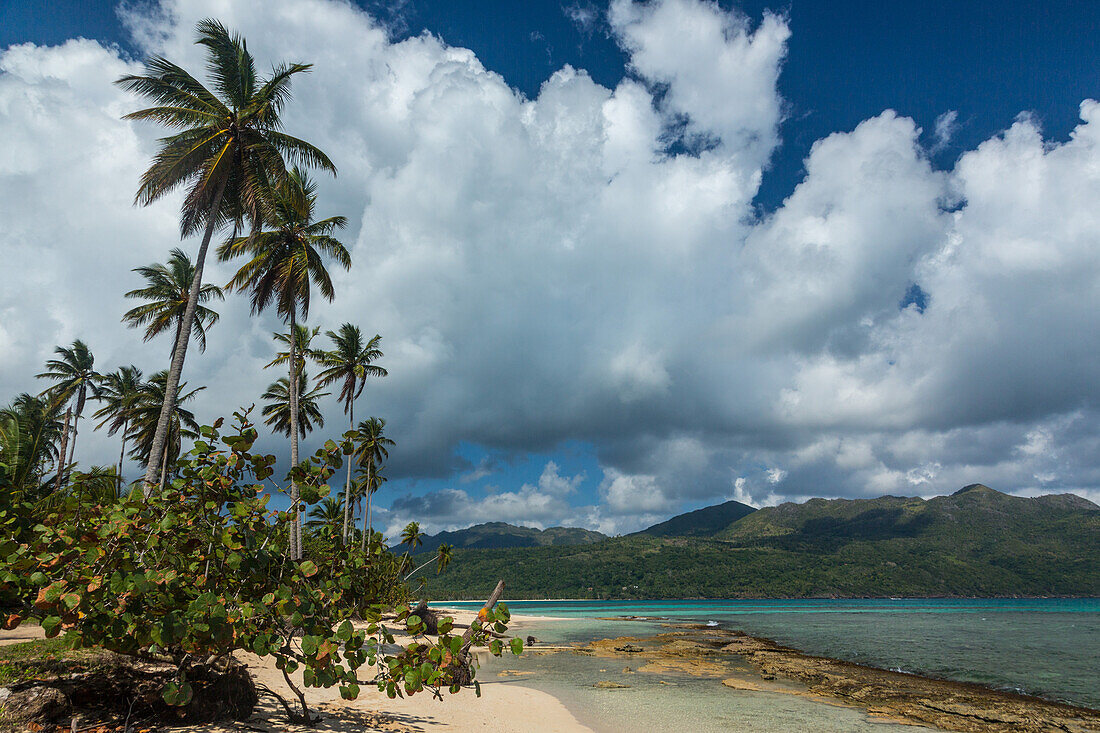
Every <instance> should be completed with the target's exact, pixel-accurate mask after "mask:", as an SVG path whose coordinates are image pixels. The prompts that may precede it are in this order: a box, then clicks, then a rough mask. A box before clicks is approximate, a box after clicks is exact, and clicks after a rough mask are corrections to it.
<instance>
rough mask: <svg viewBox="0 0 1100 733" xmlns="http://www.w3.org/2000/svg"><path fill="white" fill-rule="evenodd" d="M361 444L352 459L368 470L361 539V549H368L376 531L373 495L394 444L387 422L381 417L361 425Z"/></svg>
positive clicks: (370, 418) (359, 443)
mask: <svg viewBox="0 0 1100 733" xmlns="http://www.w3.org/2000/svg"><path fill="white" fill-rule="evenodd" d="M358 430H359V442H358V445H357V446H356V450H355V452H354V453H353V454H352V458H353V459H354V460H355V461H357V462H358V463H360V464H363V465H364V467H365V468H366V496H367V511H366V512H364V513H363V535H362V537H360V538H359V543H360V547H361V548H362V549H366V546H367V538H368V537H369V536H370V533H371V532H373V531H374V526H373V525H372V524H371V515H370V509H371V506H370V504H371V495H372V494H374V492H375V490H376V489H377V487H378V484H379V483H380V481H379V476H378V472H379V469H380V468H381V467H382V462H383V461H384V460H385V459H386V458H389V457H390V452H389V450H388V448H387V447H388V446H391V445H394V442H393V441H392V440H390V439H389V438H387V437H386V436H385V431H386V421H385V420H383V419H382V418H380V417H369V418H367V419H366V420H363V421H362V422H360V423H359V428H358Z"/></svg>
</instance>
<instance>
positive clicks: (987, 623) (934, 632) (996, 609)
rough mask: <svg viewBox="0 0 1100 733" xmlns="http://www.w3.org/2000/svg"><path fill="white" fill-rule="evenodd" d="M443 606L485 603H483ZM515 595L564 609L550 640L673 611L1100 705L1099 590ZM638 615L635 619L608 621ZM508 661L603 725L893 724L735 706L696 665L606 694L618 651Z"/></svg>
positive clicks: (744, 698)
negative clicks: (686, 672)
mask: <svg viewBox="0 0 1100 733" xmlns="http://www.w3.org/2000/svg"><path fill="white" fill-rule="evenodd" d="M441 605H445V606H451V607H464V608H474V607H478V606H479V605H480V604H478V603H472V602H471V603H458V602H449V603H445V604H441ZM508 605H509V607H510V608H511V609H512V611H513V612H514V613H517V614H530V615H537V616H551V617H556V618H560V619H563V620H561V621H554V622H547V623H545V624H540V625H539V627H538V632H539V633H538V636H539V639H540V641H543V642H549V643H560V642H587V641H591V640H593V639H597V638H607V637H614V636H623V635H636V636H641V635H646V634H650V633H659V632H660V631H666V630H667V629H666V628H663V627H661V625H660V624H661V623H663V622H664V623H667V622H669V621H688V622H711V623H713V624H715V625H718V626H720V627H722V628H727V629H737V630H741V631H744V632H746V633H748V634H751V635H753V636H763V637H767V638H770V639H773V640H775V641H778V642H780V643H782V644H785V645H788V646H792V647H795V648H797V649H801V650H802V651H805V652H807V653H809V654H815V655H821V656H828V657H834V658H837V659H844V660H847V661H852V662H858V663H861V664H866V665H871V666H875V667H880V668H883V669H892V670H899V671H904V672H910V673H916V674H924V675H930V676H935V677H941V678H944V679H951V680H957V681H963V682H974V683H978V684H982V685H986V686H989V687H994V688H1001V689H1009V690H1016V691H1019V692H1024V693H1028V694H1032V695H1039V696H1042V697H1046V698H1049V699H1051V700H1058V701H1063V702H1069V703H1072V704H1076V705H1081V706H1085V707H1092V708H1100V661H1098V660H1100V599H1096V598H1091V599H841V600H834V599H824V600H821V599H799V600H730V601H516V602H510V603H509V604H508ZM627 616H629V617H635V620H628V621H619V620H601V619H607V618H608V617H627ZM525 657H527V655H525ZM503 664H504V665H505V666H507V667H509V668H511V669H514V670H517V671H523V670H526V671H529V672H534V674H532V675H531V676H530V677H524V678H522V679H523V681H522V684H525V685H529V686H532V687H541V688H543V689H546V690H547V691H548V692H552V693H553V694H555V695H557V696H559V697H560V698H561V699H563V701H565V702H566V704H567V705H569V706H570V707H571V708H572V709H573V710H574V712H575V714H577V715H578V717H579V718H580V719H581V720H582V721H584V722H586V723H588V724H589V725H591V726H592V727H593V728H594V729H596V730H601V731H619V730H623V731H626V730H632V729H633V728H632V726H633V725H636V723H637V720H638V717H637V716H639V715H641V714H642V713H643V711H645V710H646V709H647V708H653V709H654V713H655V714H657V715H658V718H657V719H656V720H657V722H656V723H654V724H653V725H651V724H650V720H649V719H648V718H649V716H646V718H647V723H646V725H647V727H648V728H649V729H650V730H651V731H661V730H666V729H667V730H677V729H678V728H677V726H681V725H684V724H686V723H690V724H691V725H692V727H693V729H694V730H732V729H736V730H741V731H754V730H761V731H764V730H779V729H790V730H795V729H798V727H799V726H798V725H795V724H794V721H798V720H805V719H806V718H805V716H807V715H809V716H811V717H812V718H813V719H814V720H815V721H816V722H815V728H816V729H818V730H819V731H838V732H839V731H862V730H882V728H883V723H881V722H873V721H870V720H868V719H867V718H866V716H865V715H862V714H861V713H857V712H856V711H854V710H852V709H850V708H840V707H836V706H831V705H824V704H822V703H820V702H817V701H813V700H808V699H805V698H798V697H793V696H789V695H775V694H765V693H760V694H753V695H739V696H737V698H736V704H735V705H734V703H733V700H734V698H733V697H731V696H730V695H729V694H725V695H723V692H724V691H723V690H722V689H721V688H720V687H716V686H715V685H714V684H713V681H706V680H693V679H691V678H687V677H686V676H685V677H680V678H676V679H671V678H670V679H666V680H663V683H662V680H649V679H642V678H643V677H646V676H644V675H634V679H632V680H631V682H632V687H631V688H630V689H624V690H615V691H612V692H613V693H616V694H606V693H607V692H608V691H606V690H593V689H592V684H593V683H594V682H595V681H597V680H598V679H605V678H607V677H608V675H609V674H610V672H609V671H608V670H607V666H608V665H607V660H599V659H591V658H586V657H578V656H575V655H567V654H566V655H561V654H559V655H553V656H552V657H538V656H535V655H531V656H530V657H528V658H526V659H521V660H509V661H506V662H504V663H503ZM601 665H602V667H601ZM613 671H618V670H613ZM708 682H709V684H708ZM601 693H602V694H601ZM810 707H812V708H813V710H810V709H809V708H810ZM784 716H787V717H784ZM787 723H791V724H792V726H793V727H787ZM666 724H667V728H666V727H664V726H665V725H666ZM679 729H682V728H679ZM906 730H908V731H913V730H919V728H913V727H907V728H906Z"/></svg>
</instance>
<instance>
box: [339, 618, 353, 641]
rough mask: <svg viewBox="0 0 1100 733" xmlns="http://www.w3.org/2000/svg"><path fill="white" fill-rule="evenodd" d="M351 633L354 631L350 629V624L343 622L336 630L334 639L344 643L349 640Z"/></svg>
mask: <svg viewBox="0 0 1100 733" xmlns="http://www.w3.org/2000/svg"><path fill="white" fill-rule="evenodd" d="M352 631H354V629H353V628H352V625H351V622H350V621H347V620H345V621H344V623H342V624H340V628H338V629H337V630H336V638H337V639H339V640H340V641H344V642H346V641H348V640H349V639H351V633H352Z"/></svg>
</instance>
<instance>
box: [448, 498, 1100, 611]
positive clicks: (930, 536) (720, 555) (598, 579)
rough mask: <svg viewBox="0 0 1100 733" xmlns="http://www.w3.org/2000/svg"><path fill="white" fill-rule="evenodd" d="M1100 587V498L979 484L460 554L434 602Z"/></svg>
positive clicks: (1090, 592)
mask: <svg viewBox="0 0 1100 733" xmlns="http://www.w3.org/2000/svg"><path fill="white" fill-rule="evenodd" d="M497 578H503V579H504V581H505V583H506V584H507V587H508V595H509V596H510V597H512V598H650V599H652V598H760V597H867V596H1013V595H1027V596H1044V595H1065V596H1098V595H1100V507H1098V506H1097V505H1095V504H1093V503H1092V502H1089V501H1087V500H1085V499H1082V498H1080V497H1077V496H1074V495H1070V494H1063V495H1057V496H1043V497H1038V498H1022V497H1015V496H1008V495H1006V494H1003V493H1000V492H997V491H994V490H992V489H990V488H988V487H984V486H980V485H975V486H969V487H967V488H966V489H963V490H962V491H959V492H957V493H955V494H953V495H951V496H941V497H936V498H934V499H929V500H923V499H919V498H907V497H893V496H884V497H879V498H877V499H837V500H825V499H812V500H810V501H808V502H806V503H804V504H783V505H780V506H777V507H769V508H765V509H761V510H759V511H755V512H752V513H750V514H748V515H746V516H744V517H742V518H741V519H739V520H737V521H735V522H733V523H732V524H730V525H729V526H728V527H726V528H724V529H723V530H722V531H721V532H719V533H718V535H717V536H715V537H674V536H663V537H654V536H650V535H647V534H636V535H631V536H627V537H616V538H613V539H608V540H604V541H601V542H597V543H594V544H588V545H575V546H568V547H562V546H549V547H529V548H514V549H509V550H508V551H506V552H502V551H500V550H491V549H483V550H478V549H465V550H456V552H455V561H454V563H453V564H452V565H451V567H450V568H448V569H447V570H446V571H445V572H444V573H443V574H441V575H439V576H434V575H433V576H431V577H429V578H428V584H427V593H428V595H429V596H430V597H432V598H435V599H448V598H478V597H481V596H484V595H485V593H486V589H487V588H491V587H492V585H493V584H494V583H495V582H496V579H497Z"/></svg>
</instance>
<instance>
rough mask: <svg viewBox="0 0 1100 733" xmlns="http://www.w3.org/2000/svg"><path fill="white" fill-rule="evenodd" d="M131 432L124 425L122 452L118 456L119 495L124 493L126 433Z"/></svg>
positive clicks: (127, 425) (127, 426)
mask: <svg viewBox="0 0 1100 733" xmlns="http://www.w3.org/2000/svg"><path fill="white" fill-rule="evenodd" d="M129 431H130V426H129V424H128V423H126V422H123V423H122V452H121V453H119V454H118V493H119V494H121V493H122V462H123V461H124V460H126V433H128V432H129Z"/></svg>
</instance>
